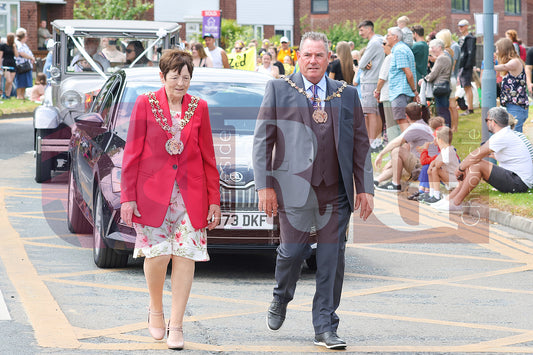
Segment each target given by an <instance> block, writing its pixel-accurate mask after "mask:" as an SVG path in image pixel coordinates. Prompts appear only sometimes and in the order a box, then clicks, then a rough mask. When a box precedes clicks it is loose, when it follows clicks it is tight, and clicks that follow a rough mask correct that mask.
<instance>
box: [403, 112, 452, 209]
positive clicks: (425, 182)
mask: <svg viewBox="0 0 533 355" xmlns="http://www.w3.org/2000/svg"><path fill="white" fill-rule="evenodd" d="M444 124H445V121H444V118H442V117H440V116H435V117H431V118H430V119H429V121H428V125H429V127H430V128H431V129H432V130H433V136H435V135H436V133H435V132H436V130H437V129H439V128H440V127H442V126H444ZM417 150H418V151H419V152H420V164H421V165H422V169H421V170H420V175H419V176H418V181H419V182H420V183H419V185H418V191H417V192H415V193H414V194H412V195H410V196H409V197H407V198H408V199H409V200H413V201H424V200H425V199H426V198H429V177H428V168H429V164H431V162H432V161H433V160H435V158H437V155H438V154H439V149H438V146H437V144H435V142H426V143H424V145H422V146H420V147H418V148H417Z"/></svg>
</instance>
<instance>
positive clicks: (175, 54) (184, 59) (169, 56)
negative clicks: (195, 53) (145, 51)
mask: <svg viewBox="0 0 533 355" xmlns="http://www.w3.org/2000/svg"><path fill="white" fill-rule="evenodd" d="M184 66H186V67H187V69H188V70H189V74H190V75H191V78H192V70H193V65H192V54H191V53H189V52H187V51H184V50H181V49H177V48H175V49H168V50H166V51H163V55H162V56H161V59H160V60H159V69H161V72H162V73H163V77H165V78H166V77H167V74H168V73H169V72H170V71H172V70H176V71H177V72H178V73H181V70H182V69H183V67H184Z"/></svg>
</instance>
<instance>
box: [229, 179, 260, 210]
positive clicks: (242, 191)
mask: <svg viewBox="0 0 533 355" xmlns="http://www.w3.org/2000/svg"><path fill="white" fill-rule="evenodd" d="M257 202H258V197H257V191H255V184H254V183H253V182H251V183H248V184H246V185H245V186H229V185H227V184H225V183H224V182H222V181H221V182H220V207H221V208H222V209H223V210H227V209H239V210H254V211H256V210H257Z"/></svg>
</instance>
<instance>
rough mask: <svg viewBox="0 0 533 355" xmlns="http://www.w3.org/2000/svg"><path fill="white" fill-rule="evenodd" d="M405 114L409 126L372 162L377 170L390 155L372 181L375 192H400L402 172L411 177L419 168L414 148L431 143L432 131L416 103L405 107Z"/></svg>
mask: <svg viewBox="0 0 533 355" xmlns="http://www.w3.org/2000/svg"><path fill="white" fill-rule="evenodd" d="M405 114H406V116H407V121H408V122H409V126H408V127H407V128H406V129H405V131H403V132H402V133H401V134H400V135H399V136H398V137H396V138H394V139H393V140H392V141H390V142H389V143H388V144H387V145H386V146H385V148H384V149H383V150H382V151H381V152H379V154H378V156H377V157H376V160H375V161H374V165H375V167H376V169H379V168H381V160H382V159H383V156H384V155H385V154H387V153H389V152H390V153H391V160H390V161H389V162H388V163H387V165H385V167H384V168H383V171H382V172H381V174H379V176H378V177H377V178H376V179H375V180H374V185H375V187H376V189H377V190H382V191H390V192H400V191H401V190H402V186H401V181H400V180H401V177H402V171H403V170H404V169H405V171H407V173H408V174H411V175H412V174H413V172H414V171H415V170H416V169H420V168H421V165H420V152H419V151H418V150H417V149H416V148H417V147H419V146H422V145H423V144H424V143H426V142H433V131H432V130H431V128H430V127H429V126H428V124H427V123H426V122H424V120H423V119H422V109H421V108H420V106H419V105H418V104H417V103H416V102H411V103H409V104H408V105H407V106H406V108H405ZM406 143H408V144H406ZM417 177H418V176H417ZM391 178H392V180H391V181H389V182H387V183H385V184H382V182H383V181H385V180H388V179H391Z"/></svg>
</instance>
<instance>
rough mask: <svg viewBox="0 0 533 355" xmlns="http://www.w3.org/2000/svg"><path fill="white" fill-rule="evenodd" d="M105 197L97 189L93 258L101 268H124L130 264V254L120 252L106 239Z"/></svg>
mask: <svg viewBox="0 0 533 355" xmlns="http://www.w3.org/2000/svg"><path fill="white" fill-rule="evenodd" d="M105 233H106V231H105V224H104V198H103V196H102V194H101V193H100V191H96V200H95V202H94V227H93V239H94V240H93V242H94V243H93V258H94V263H95V264H96V266H98V267H99V268H104V269H107V268H123V267H125V266H126V265H127V264H128V254H119V253H117V252H115V251H114V250H113V249H112V248H110V247H108V246H107V243H106V241H105Z"/></svg>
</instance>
